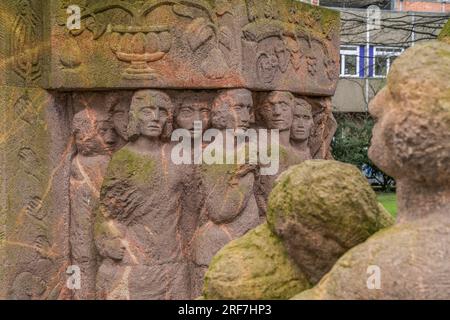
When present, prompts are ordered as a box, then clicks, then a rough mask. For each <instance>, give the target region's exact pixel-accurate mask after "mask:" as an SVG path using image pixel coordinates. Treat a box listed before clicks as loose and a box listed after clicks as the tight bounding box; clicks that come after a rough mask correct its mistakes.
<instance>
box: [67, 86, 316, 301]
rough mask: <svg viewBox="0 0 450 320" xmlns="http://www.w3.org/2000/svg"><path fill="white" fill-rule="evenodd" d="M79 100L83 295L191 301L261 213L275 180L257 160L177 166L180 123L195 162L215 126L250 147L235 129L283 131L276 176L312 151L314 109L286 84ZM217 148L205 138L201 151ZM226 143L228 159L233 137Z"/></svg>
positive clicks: (77, 197)
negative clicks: (214, 261)
mask: <svg viewBox="0 0 450 320" xmlns="http://www.w3.org/2000/svg"><path fill="white" fill-rule="evenodd" d="M72 97H73V102H72V104H73V108H74V113H75V116H74V120H73V132H74V138H75V144H76V146H77V153H76V155H75V156H74V157H73V159H72V167H71V178H70V190H71V191H70V200H71V224H70V228H71V232H70V244H71V248H72V250H71V263H73V264H75V265H79V266H80V268H81V272H82V275H83V276H84V278H85V279H86V281H87V282H88V284H87V285H85V287H84V288H83V290H81V291H78V292H76V293H75V296H74V298H76V299H86V298H93V297H96V298H98V299H134V298H136V299H137V298H139V299H175V298H195V297H197V296H198V295H199V294H200V292H201V287H202V283H203V276H204V272H205V270H206V268H207V267H208V265H209V262H210V260H211V258H212V257H213V256H214V254H215V253H216V252H217V251H218V250H219V249H220V248H222V247H223V246H224V245H225V244H226V243H228V242H229V241H231V240H233V239H236V238H238V237H240V236H242V235H243V234H245V233H246V232H247V231H248V230H250V229H252V228H254V227H256V226H257V225H259V224H260V223H261V222H263V221H264V220H265V217H264V214H265V205H266V204H265V203H266V199H267V195H268V193H269V192H270V190H271V184H272V183H273V181H274V180H275V178H276V176H273V177H270V176H261V175H260V172H259V165H257V164H243V165H230V164H206V163H203V164H195V163H194V162H192V164H181V165H177V164H175V163H174V162H173V161H172V159H171V154H172V150H173V148H175V147H176V142H170V135H171V133H172V131H173V130H174V129H185V130H187V132H189V133H190V134H192V136H191V138H190V139H192V141H191V144H190V145H191V148H192V149H190V150H191V151H190V152H191V154H190V155H189V156H188V158H189V159H192V161H194V159H195V150H194V148H195V141H194V140H195V139H198V138H201V137H202V134H205V131H206V130H208V129H210V128H214V129H216V130H218V131H219V132H221V133H222V134H223V136H224V137H225V140H226V139H231V140H232V141H234V142H233V143H232V144H231V145H235V143H238V145H236V146H237V149H236V150H237V151H236V152H237V153H240V152H241V153H247V152H248V149H249V145H248V144H249V143H251V142H250V141H248V140H247V141H246V140H244V142H242V141H241V142H239V140H236V139H237V136H234V135H233V136H227V133H226V130H227V129H238V131H236V134H245V132H246V130H248V129H258V128H269V129H279V130H280V131H281V132H280V136H281V138H280V150H281V151H280V156H281V160H280V161H281V163H280V169H279V172H280V173H281V171H283V170H284V169H285V168H287V167H288V166H289V165H292V164H298V163H300V162H302V161H304V160H306V159H311V158H312V155H311V151H310V141H309V137H310V134H311V132H313V131H314V130H317V129H316V128H315V127H316V125H315V123H314V121H313V113H314V112H318V111H316V110H315V109H317V106H315V105H313V104H311V103H309V102H308V101H309V100H308V101H307V100H306V99H307V98H304V99H303V98H301V97H295V96H294V95H293V94H291V93H288V92H272V93H256V92H255V93H252V92H251V91H249V90H247V89H231V90H219V91H190V90H188V91H176V90H166V91H161V90H138V91H134V92H132V91H116V92H107V93H79V94H74V95H73V96H72ZM308 99H312V100H314V101H315V99H314V98H308ZM255 113H256V118H255ZM319 113H320V111H319ZM255 119H256V121H255ZM196 122H198V123H201V126H202V131H200V132H197V131H196V130H197V129H196ZM209 144H210V143H208V142H205V141H203V142H202V144H201V145H200V148H201V150H202V151H205V150H206V149H207V148H208V145H209ZM229 145H230V144H229ZM224 148H225V149H224V150H223V153H224V155H225V154H226V151H227V150H226V148H227V144H226V143H225V144H224ZM219 157H220V155H219ZM97 256H99V259H97ZM97 261H99V264H97V263H96V262H97ZM142 277H144V278H142Z"/></svg>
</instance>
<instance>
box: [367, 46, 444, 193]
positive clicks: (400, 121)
mask: <svg viewBox="0 0 450 320" xmlns="http://www.w3.org/2000/svg"><path fill="white" fill-rule="evenodd" d="M369 109H370V113H371V114H372V116H373V117H374V118H376V119H377V123H376V125H375V127H374V128H373V132H372V133H373V138H372V144H371V147H370V149H369V156H370V158H371V159H372V161H373V162H374V163H375V164H376V165H377V166H378V167H380V168H381V169H382V170H383V171H384V172H386V173H387V174H389V175H391V176H392V177H394V178H397V179H398V180H401V179H403V180H404V181H405V179H407V180H408V181H415V182H419V183H421V184H425V185H428V186H434V187H442V186H446V187H447V188H448V186H450V45H449V44H445V43H439V42H437V41H433V42H429V43H427V44H421V45H417V46H414V47H412V48H410V49H408V50H407V51H406V52H405V53H404V54H403V55H402V56H400V57H399V58H398V59H396V61H395V63H394V64H393V67H392V69H391V72H390V74H389V76H388V84H387V87H385V88H384V89H383V90H382V91H381V92H379V93H378V94H377V96H376V97H375V98H374V99H373V100H372V102H371V104H370V106H369Z"/></svg>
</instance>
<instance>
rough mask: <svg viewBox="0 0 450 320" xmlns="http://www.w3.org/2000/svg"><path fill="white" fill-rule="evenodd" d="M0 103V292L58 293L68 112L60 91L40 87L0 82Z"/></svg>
mask: <svg viewBox="0 0 450 320" xmlns="http://www.w3.org/2000/svg"><path fill="white" fill-rule="evenodd" d="M0 101H1V105H2V122H3V124H2V132H1V136H0V139H1V140H0V144H1V149H2V150H1V151H2V158H3V159H2V171H1V175H2V177H1V178H2V196H1V199H2V202H3V204H2V215H1V220H2V222H3V223H5V225H2V229H3V230H2V243H3V250H4V257H3V259H2V261H1V264H2V265H1V271H0V274H1V275H2V285H1V286H0V287H1V292H0V293H1V297H4V298H11V299H31V298H34V299H44V298H50V299H51V298H57V297H62V296H64V295H65V293H64V290H63V288H62V285H63V284H64V280H63V279H64V278H65V277H64V272H65V266H66V265H68V253H69V250H68V225H69V221H68V219H69V216H68V213H69V192H68V191H69V188H68V187H69V186H68V181H69V180H68V177H69V175H68V174H69V158H70V154H71V146H72V145H71V141H70V139H69V133H68V132H67V128H68V127H69V125H68V122H67V120H68V114H67V113H66V111H65V110H62V109H59V103H60V99H59V98H58V96H57V95H56V96H51V95H49V94H48V93H47V92H45V91H44V90H41V89H30V88H28V89H24V88H19V87H1V88H0ZM5 200H6V203H5V202H4V201H5Z"/></svg>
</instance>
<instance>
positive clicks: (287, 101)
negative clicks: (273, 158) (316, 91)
mask: <svg viewBox="0 0 450 320" xmlns="http://www.w3.org/2000/svg"><path fill="white" fill-rule="evenodd" d="M256 110H257V118H258V120H259V122H260V123H259V124H260V125H261V126H262V127H263V128H266V129H268V130H279V135H280V139H279V145H278V148H279V158H280V159H279V163H280V165H279V170H278V174H275V175H258V177H257V182H256V184H255V196H256V200H257V202H258V207H259V209H260V214H261V215H262V216H265V215H266V212H267V199H268V197H269V194H270V191H272V187H273V183H274V182H275V180H276V178H277V177H278V175H279V174H280V173H282V172H283V171H285V170H286V169H287V168H289V167H290V166H292V165H296V164H300V163H302V162H303V161H305V160H309V159H311V152H310V150H309V146H308V139H309V137H310V135H311V130H312V126H313V124H314V123H313V120H312V107H311V105H310V104H308V103H307V102H306V101H305V100H303V99H296V98H295V97H294V95H293V94H292V93H290V92H284V91H273V92H270V93H267V94H262V97H261V100H260V105H259V106H258V108H257V109H256ZM269 134H270V132H269ZM268 152H271V150H268Z"/></svg>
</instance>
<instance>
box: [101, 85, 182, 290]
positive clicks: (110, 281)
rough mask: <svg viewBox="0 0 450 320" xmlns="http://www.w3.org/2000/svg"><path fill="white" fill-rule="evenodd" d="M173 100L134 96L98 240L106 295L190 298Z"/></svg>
mask: <svg viewBox="0 0 450 320" xmlns="http://www.w3.org/2000/svg"><path fill="white" fill-rule="evenodd" d="M173 109H174V107H173V104H172V102H171V99H170V98H169V96H168V95H167V94H165V93H163V92H161V91H157V90H141V91H137V92H136V93H135V94H134V95H133V98H132V101H131V107H130V122H129V125H128V136H129V143H128V144H127V145H126V146H125V147H123V148H122V149H121V150H120V151H118V152H117V153H116V154H115V155H114V157H113V158H112V160H111V162H110V165H109V167H108V170H107V174H106V177H105V181H104V184H103V186H102V191H101V205H100V210H99V213H98V216H97V219H96V228H95V231H96V233H95V235H96V240H97V241H96V242H97V246H98V248H99V252H100V253H101V254H102V264H101V266H100V268H99V271H98V275H97V295H98V298H103V299H181V298H187V297H189V273H188V266H187V261H186V258H185V256H184V253H183V250H182V249H183V243H182V242H183V241H182V236H181V234H180V230H179V227H180V226H179V222H180V215H181V213H182V211H181V210H182V209H181V205H180V203H181V198H182V195H183V193H184V190H183V187H184V185H183V181H185V180H187V179H188V177H185V176H184V175H183V172H179V171H177V170H176V167H175V165H173V164H172V162H171V159H170V150H169V149H170V145H169V144H168V143H165V141H166V140H168V138H169V137H170V134H171V132H172V122H173V111H174V110H173Z"/></svg>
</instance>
